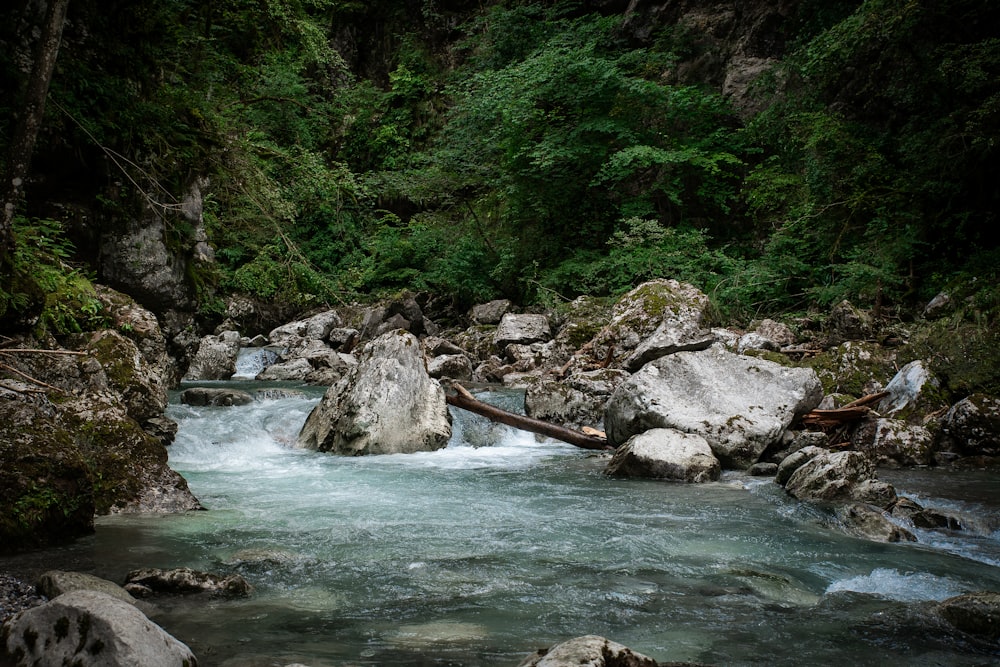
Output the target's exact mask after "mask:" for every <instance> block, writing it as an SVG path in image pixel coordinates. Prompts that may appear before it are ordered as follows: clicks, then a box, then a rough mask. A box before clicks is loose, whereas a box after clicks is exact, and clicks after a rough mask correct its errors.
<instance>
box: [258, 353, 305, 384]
mask: <svg viewBox="0 0 1000 667" xmlns="http://www.w3.org/2000/svg"><path fill="white" fill-rule="evenodd" d="M312 372H313V367H312V364H310V363H309V361H308V360H307V359H302V358H296V359H292V360H291V361H279V362H278V363H276V364H271V365H270V366H268V367H267V368H265V369H264V370H262V371H261V372H260V373H258V374H257V378H256V379H257V380H261V381H267V382H274V381H303V382H304V381H305V379H306V378H307V377H308V376H309V374H310V373H312Z"/></svg>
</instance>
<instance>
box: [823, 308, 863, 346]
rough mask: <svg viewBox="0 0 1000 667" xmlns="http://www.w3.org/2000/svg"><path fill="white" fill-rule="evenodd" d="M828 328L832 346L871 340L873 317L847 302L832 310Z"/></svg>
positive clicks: (827, 321)
mask: <svg viewBox="0 0 1000 667" xmlns="http://www.w3.org/2000/svg"><path fill="white" fill-rule="evenodd" d="M826 326H827V336H828V337H829V339H830V344H831V345H837V344H839V343H842V342H844V341H847V340H858V339H863V338H869V337H870V336H871V334H872V330H873V325H872V318H871V316H870V315H869V314H868V313H866V312H865V311H863V310H861V309H860V308H858V307H856V306H855V305H854V304H852V303H851V302H850V301H847V300H844V301H841V302H840V303H838V304H837V305H836V306H834V307H833V308H832V309H831V310H830V315H829V317H828V318H827V320H826Z"/></svg>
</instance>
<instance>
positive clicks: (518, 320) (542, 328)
mask: <svg viewBox="0 0 1000 667" xmlns="http://www.w3.org/2000/svg"><path fill="white" fill-rule="evenodd" d="M550 338H552V328H551V327H550V326H549V318H548V317H546V316H545V315H533V314H530V313H522V314H517V313H507V314H506V315H504V316H503V318H502V319H501V320H500V325H499V326H498V327H497V330H496V332H495V333H494V334H493V346H494V347H495V348H496V349H498V350H503V349H505V348H506V347H507V346H508V345H510V344H512V343H513V344H518V345H530V344H531V343H543V342H545V341H547V340H549V339H550Z"/></svg>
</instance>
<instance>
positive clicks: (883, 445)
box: [851, 419, 934, 466]
mask: <svg viewBox="0 0 1000 667" xmlns="http://www.w3.org/2000/svg"><path fill="white" fill-rule="evenodd" d="M851 444H852V446H853V447H854V448H855V449H857V450H858V451H861V452H865V453H866V454H868V455H870V456H872V457H874V458H875V460H876V461H877V462H878V463H879V464H880V465H884V464H886V463H893V464H897V465H904V466H921V465H930V464H931V463H932V462H933V460H934V434H933V433H931V432H930V431H929V430H928V429H927V428H925V427H923V426H918V425H916V424H910V423H908V422H905V421H903V420H901V419H867V420H865V421H864V422H862V423H861V424H860V425H859V426H858V428H857V429H855V431H854V434H853V435H852V436H851Z"/></svg>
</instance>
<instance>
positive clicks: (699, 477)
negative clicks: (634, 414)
mask: <svg viewBox="0 0 1000 667" xmlns="http://www.w3.org/2000/svg"><path fill="white" fill-rule="evenodd" d="M721 472H722V468H721V466H720V465H719V460H718V459H717V458H715V455H714V454H712V448H711V447H709V446H708V443H707V442H706V441H705V439H704V438H702V437H701V436H700V435H692V434H690V433H681V432H680V431H675V430H673V429H669V428H653V429H650V430H648V431H645V432H643V433H640V434H638V435H634V436H632V437H631V438H629V439H628V442H626V443H625V444H624V445H622V446H621V447H619V448H618V450H617V451H616V452H615V454H614V456H613V457H612V458H611V461H610V463H608V466H607V468H605V470H604V473H605V474H606V475H609V476H611V477H652V478H655V479H667V480H674V481H678V482H713V481H715V480H717V479H719V475H720V474H721Z"/></svg>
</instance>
